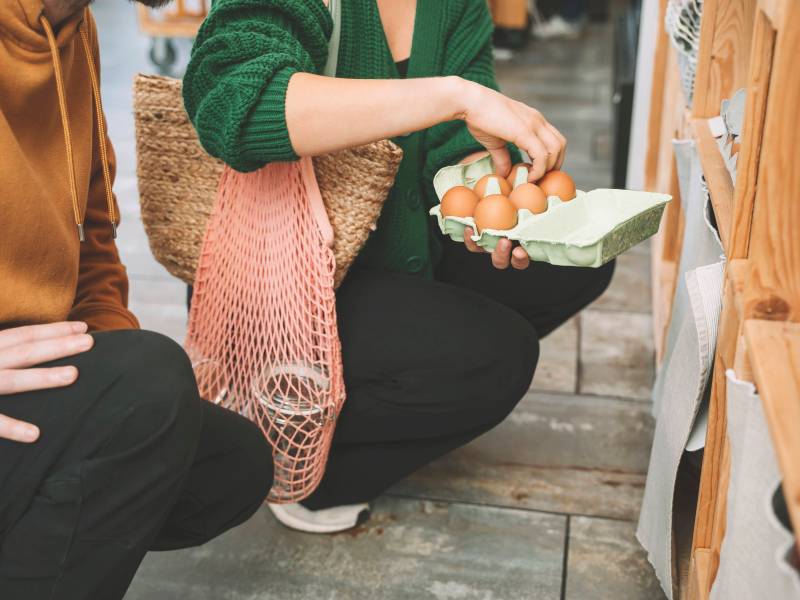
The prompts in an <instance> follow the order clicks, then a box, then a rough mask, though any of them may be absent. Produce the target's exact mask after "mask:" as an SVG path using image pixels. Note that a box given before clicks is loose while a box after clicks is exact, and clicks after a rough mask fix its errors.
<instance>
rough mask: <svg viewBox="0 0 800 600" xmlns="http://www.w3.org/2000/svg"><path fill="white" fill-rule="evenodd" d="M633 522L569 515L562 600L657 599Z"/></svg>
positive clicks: (657, 591) (654, 582) (658, 591)
mask: <svg viewBox="0 0 800 600" xmlns="http://www.w3.org/2000/svg"><path fill="white" fill-rule="evenodd" d="M635 530H636V525H635V524H634V523H624V522H619V521H609V520H604V519H591V518H586V517H572V518H571V519H570V532H569V533H570V535H569V550H568V557H567V581H566V594H565V596H564V597H565V600H623V599H624V600H660V599H664V598H665V596H664V593H663V591H662V590H661V586H660V585H659V583H658V579H656V575H655V573H654V572H653V567H652V566H650V563H648V562H647V556H646V553H645V551H644V550H643V549H642V547H641V546H640V545H639V542H637V541H636V538H635V536H634V532H635Z"/></svg>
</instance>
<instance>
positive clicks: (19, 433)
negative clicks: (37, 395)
mask: <svg viewBox="0 0 800 600" xmlns="http://www.w3.org/2000/svg"><path fill="white" fill-rule="evenodd" d="M0 438H3V439H6V440H11V441H13V442H23V443H26V444H30V443H31V442H35V441H36V440H37V439H38V438H39V428H38V427H36V425H31V424H30V423H25V422H23V421H17V420H16V419H12V418H11V417H7V416H5V415H0Z"/></svg>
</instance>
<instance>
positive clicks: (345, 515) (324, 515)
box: [267, 503, 369, 533]
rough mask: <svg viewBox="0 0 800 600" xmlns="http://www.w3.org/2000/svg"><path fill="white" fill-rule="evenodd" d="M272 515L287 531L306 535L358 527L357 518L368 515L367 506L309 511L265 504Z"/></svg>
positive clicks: (296, 506) (291, 505)
mask: <svg viewBox="0 0 800 600" xmlns="http://www.w3.org/2000/svg"><path fill="white" fill-rule="evenodd" d="M267 506H269V509H270V510H271V511H272V514H273V515H275V518H276V519H278V521H280V522H281V523H283V524H284V525H285V526H286V527H288V528H289V529H295V530H297V531H305V532H306V533H335V532H337V531H344V530H346V529H352V528H353V527H355V526H356V525H358V522H359V517H361V515H362V514H363V513H365V512H366V513H369V504H366V503H364V504H346V505H344V506H334V507H332V508H325V509H322V510H309V509H307V508H306V507H304V506H303V505H301V504H298V503H295V504H271V503H267Z"/></svg>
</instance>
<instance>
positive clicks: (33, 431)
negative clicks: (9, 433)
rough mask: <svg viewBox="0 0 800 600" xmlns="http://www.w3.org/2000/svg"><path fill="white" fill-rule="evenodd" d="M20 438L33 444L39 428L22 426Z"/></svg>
mask: <svg viewBox="0 0 800 600" xmlns="http://www.w3.org/2000/svg"><path fill="white" fill-rule="evenodd" d="M20 437H22V439H23V440H25V441H26V442H33V441H34V440H36V439H37V438H38V437H39V428H38V427H36V426H34V425H24V426H23V427H22V435H21V436H20Z"/></svg>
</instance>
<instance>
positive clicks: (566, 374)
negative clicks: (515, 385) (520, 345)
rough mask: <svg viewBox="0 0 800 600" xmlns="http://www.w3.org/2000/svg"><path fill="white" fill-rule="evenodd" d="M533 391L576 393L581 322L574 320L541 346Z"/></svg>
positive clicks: (556, 331) (532, 385) (551, 335)
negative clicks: (579, 327)
mask: <svg viewBox="0 0 800 600" xmlns="http://www.w3.org/2000/svg"><path fill="white" fill-rule="evenodd" d="M539 344H540V346H539V364H538V365H537V366H536V373H535V375H534V376H533V382H532V383H531V389H533V390H540V391H550V392H569V393H571V392H574V391H575V390H576V389H577V385H578V320H577V318H576V319H570V320H569V321H567V322H566V323H564V324H563V325H562V326H561V327H559V328H558V329H556V330H555V331H554V332H553V333H551V334H550V335H548V336H547V337H546V338H544V339H543V340H541V341H540V342H539Z"/></svg>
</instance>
